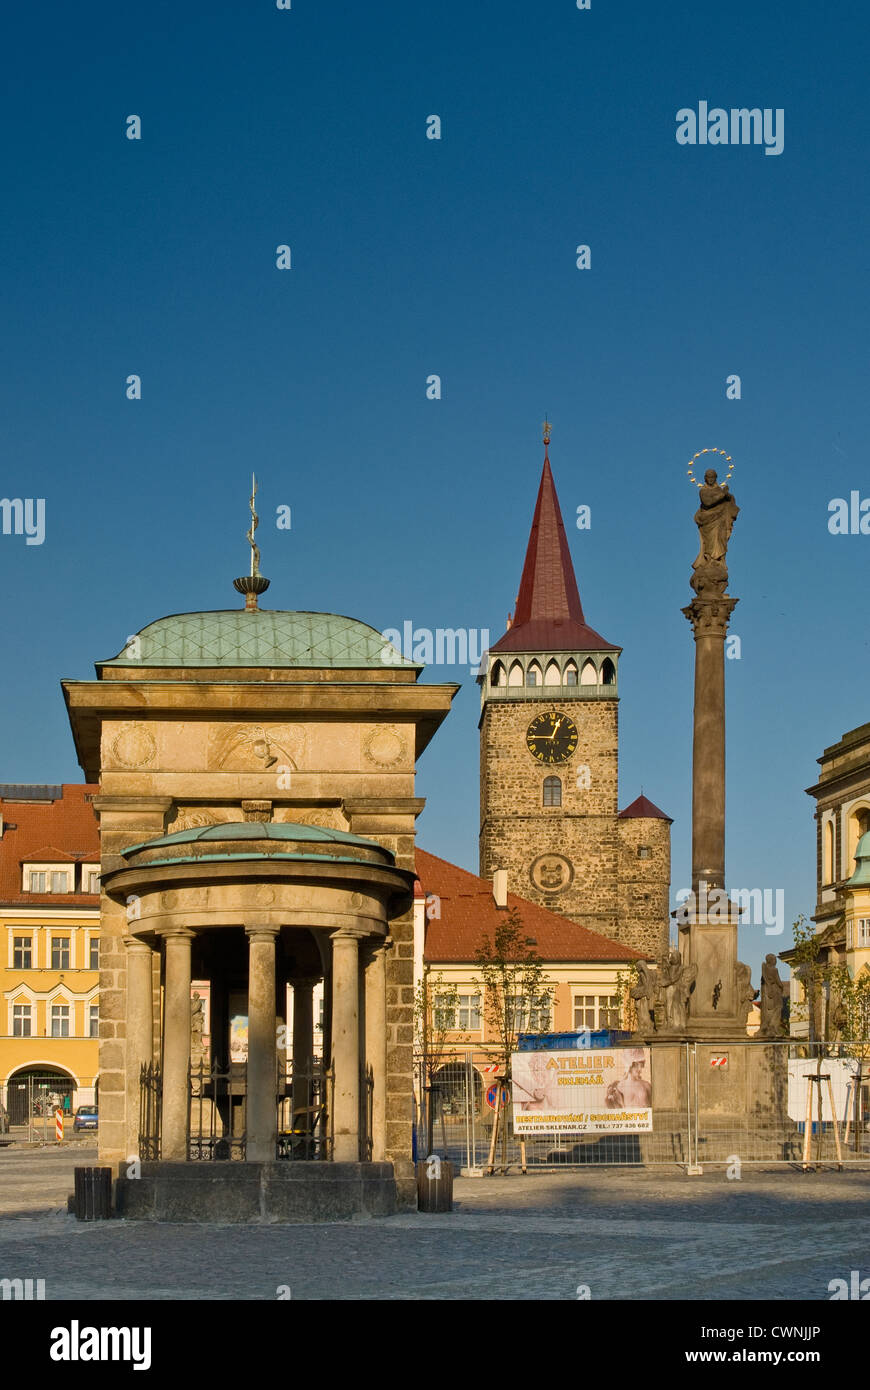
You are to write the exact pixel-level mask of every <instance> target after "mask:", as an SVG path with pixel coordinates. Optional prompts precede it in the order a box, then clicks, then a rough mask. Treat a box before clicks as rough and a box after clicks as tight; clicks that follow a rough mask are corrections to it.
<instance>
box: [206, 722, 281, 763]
mask: <svg viewBox="0 0 870 1390" xmlns="http://www.w3.org/2000/svg"><path fill="white" fill-rule="evenodd" d="M304 751H305V729H304V728H303V726H302V725H301V724H230V725H229V726H228V727H227V728H226V729H223V730H220V731H219V732H218V733H217V734H216V735H214V736H213V746H212V749H211V757H210V759H209V762H210V765H212V766H214V767H219V768H223V769H224V770H225V771H227V772H253V771H256V772H265V771H267V770H268V769H269V768H274V767H276V766H278V765H280V766H283V767H289V768H290V769H291V770H292V771H293V772H296V771H298V769H299V766H300V763H301V761H302V757H303V754H304Z"/></svg>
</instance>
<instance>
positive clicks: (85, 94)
mask: <svg viewBox="0 0 870 1390" xmlns="http://www.w3.org/2000/svg"><path fill="white" fill-rule="evenodd" d="M4 37H5V44H4V47H5V49H6V52H7V55H8V60H7V65H6V67H7V71H6V74H5V78H6V80H5V82H4V86H3V91H2V94H0V115H2V122H3V131H4V140H3V142H2V155H0V158H2V186H3V191H4V216H3V219H2V223H0V257H2V259H0V264H2V271H0V279H2V306H3V325H4V332H3V334H2V337H0V354H2V361H0V368H2V370H0V392H2V442H3V470H2V483H0V492H2V494H3V495H5V496H9V497H34V498H35V497H41V498H44V499H45V503H46V537H45V541H44V544H43V545H41V546H27V545H25V543H24V539H23V538H22V537H15V536H0V575H2V580H3V583H4V590H5V595H6V603H5V605H4V615H3V629H4V632H3V653H4V660H3V678H2V714H3V718H2V721H0V748H2V756H0V769H2V777H0V780H3V781H59V780H77V779H78V777H79V776H80V773H79V770H78V768H77V765H76V762H75V755H74V751H73V745H72V740H71V737H70V734H69V730H68V725H67V721H66V715H65V710H64V704H63V699H62V696H61V692H60V687H59V684H58V682H59V680H60V679H61V678H62V677H85V678H87V677H90V676H91V675H92V672H93V662H94V660H96V659H100V658H104V657H107V656H109V655H113V654H114V653H115V652H116V651H117V650H118V649H119V648H120V647H121V646H122V645H123V643H124V640H125V638H126V636H127V634H128V633H131V632H134V631H136V630H137V629H139V628H141V627H142V626H144V625H145V624H146V623H147V622H149V621H151V620H153V619H154V618H156V617H159V616H161V615H163V614H165V613H171V612H178V611H186V610H192V609H210V608H222V607H232V606H235V605H236V604H237V602H238V597H237V596H236V595H235V594H234V591H233V590H232V587H231V581H232V578H233V576H234V575H235V574H238V573H241V572H244V570H245V568H246V554H245V541H244V531H245V528H246V525H247V519H246V518H247V514H246V505H247V488H248V479H249V476H250V472H251V469H252V468H255V469H256V471H257V474H258V476H259V478H260V480H261V492H260V497H259V501H260V515H261V530H260V533H259V538H260V541H261V546H262V552H263V558H262V566H263V571H264V573H266V574H268V575H269V576H270V577H271V580H272V588H271V590H270V592H269V595H268V602H269V603H270V604H271V605H273V606H275V607H286V608H302V609H308V608H310V609H323V610H328V611H337V612H343V613H350V614H352V615H353V616H356V617H359V618H362V619H364V620H366V621H368V622H370V623H372V624H373V625H375V626H377V627H379V628H386V627H392V626H400V625H401V622H402V621H403V620H404V619H411V620H412V621H413V622H414V624H415V626H418V627H420V626H427V627H431V628H437V627H469V628H489V629H490V631H491V634H492V637H493V640H494V639H495V637H496V636H497V635H500V633H501V632H502V631H503V627H504V618H505V615H506V613H507V612H508V611H509V609H510V608H511V607H512V606H513V600H514V596H515V594H516V590H517V586H518V583H519V576H520V570H521V567H522V560H523V553H524V549H525V544H526V539H527V535H528V528H529V524H530V520H531V514H532V509H533V505H534V499H535V494H536V489H537V485H538V479H539V474H540V466H541V445H540V422H541V420H542V419H543V417H544V414H545V413H548V414H549V416H550V418H551V420H552V422H553V440H552V446H551V460H552V464H553V470H554V475H555V479H556V484H557V488H558V490H559V495H560V499H561V503H562V509H563V513H564V514H565V516H566V519H567V520H568V524H569V528H570V525H571V522H570V518H571V517H572V516H573V515H574V514H575V513H576V508H577V506H578V505H580V504H584V503H585V504H587V505H589V506H590V507H591V508H592V527H591V530H589V531H588V532H586V531H584V532H579V531H576V530H572V531H571V545H572V551H573V555H574V560H575V564H576V568H577V574H578V581H579V585H580V592H581V596H582V599H583V603H584V607H585V610H586V616H587V619H588V621H589V622H590V623H591V624H592V626H594V627H595V628H597V629H598V630H599V631H601V632H602V633H603V634H604V635H605V636H606V637H608V638H609V639H611V640H613V641H615V642H617V643H619V644H620V645H621V646H622V647H623V648H624V655H623V658H622V665H621V672H620V674H621V697H622V702H621V708H620V724H621V775H620V782H621V802H622V804H627V802H628V801H630V800H632V799H633V798H634V797H635V796H636V795H637V794H638V792H639V791H640V787H641V785H643V788H644V790H645V792H646V794H647V795H648V796H650V797H651V798H652V799H653V800H654V801H656V802H657V803H658V804H659V805H660V806H661V807H662V808H663V809H664V810H666V811H667V812H668V813H669V814H670V815H672V816H673V817H674V826H673V848H674V855H673V885H674V888H675V889H676V888H678V887H680V886H682V885H684V884H686V883H687V882H688V859H689V851H690V824H689V811H690V794H691V704H692V660H693V644H692V637H691V630H690V628H689V625H688V624H687V622H686V620H685V619H684V618H683V616H682V614H681V613H680V608H681V607H682V606H683V605H684V604H685V603H687V602H688V600H689V599H690V597H691V591H690V589H689V585H688V580H689V575H690V566H691V561H692V559H693V558H694V555H695V552H696V532H695V528H694V526H693V525H692V513H693V510H694V507H695V505H696V503H695V497H694V490H693V489H692V488H691V486H690V485H689V484H688V482H687V480H686V473H685V469H686V460H687V459H688V457H689V456H690V455H691V454H692V453H694V451H695V450H696V449H700V448H702V447H703V446H705V445H708V446H717V447H720V446H722V447H726V448H727V450H728V452H729V453H731V454H732V455H733V457H734V459H735V463H736V471H735V474H734V478H733V488H734V492H735V495H736V498H737V501H738V503H739V504H740V506H741V509H742V510H741V514H740V517H739V519H738V522H737V525H736V527H735V532H734V536H733V539H732V543H731V549H730V552H729V562H730V570H731V585H730V587H731V592H732V593H733V594H735V595H737V596H738V597H739V598H740V603H739V606H738V608H737V611H736V613H735V616H734V619H733V622H732V631H733V632H734V633H736V634H738V635H739V636H740V638H741V641H742V657H741V659H740V660H739V661H730V662H729V663H728V669H727V702H728V759H729V762H728V845H727V867H728V879H729V882H730V884H731V885H732V886H733V887H743V886H746V887H751V886H758V887H770V888H779V887H782V888H783V889H784V890H785V902H786V919H787V921H790V920H791V919H792V918H793V917H794V916H795V915H796V914H797V913H798V912H800V911H803V912H805V913H807V914H809V913H810V912H811V911H812V910H813V904H814V874H815V839H814V825H813V820H812V810H813V807H812V803H811V801H810V800H809V798H807V797H806V796H805V795H804V790H803V789H804V788H805V787H807V786H809V785H810V783H811V782H812V781H813V780H814V779H815V777H816V774H817V767H816V763H815V759H816V758H817V757H818V756H819V754H820V753H821V751H822V749H823V748H824V747H825V746H826V745H828V744H831V743H833V742H835V741H836V740H837V739H838V738H839V737H840V736H841V735H842V733H843V732H844V731H845V730H846V729H850V728H852V727H854V726H855V725H857V724H860V723H863V722H864V721H866V720H868V719H870V693H868V679H867V678H868V645H870V641H868V637H867V633H866V628H867V623H866V619H865V615H864V598H865V594H866V590H867V583H866V575H867V566H868V550H870V537H862V536H860V535H859V536H831V535H830V534H829V532H828V528H827V519H828V502H829V501H830V499H831V498H833V497H838V496H844V497H848V495H849V492H850V491H851V490H853V489H857V490H859V491H860V492H861V495H862V496H863V495H865V493H866V495H868V496H870V477H868V470H867V468H866V461H865V460H866V444H865V440H866V437H867V433H868V431H867V400H868V392H867V377H868V368H870V362H868V356H870V346H868V339H867V332H866V324H867V320H868V312H867V311H868V302H867V299H868V296H867V285H868V281H867V271H866V236H865V228H866V225H867V220H868V217H867V214H868V207H867V201H868V194H867V183H866V177H865V168H866V148H867V139H868V130H867V126H868V116H867V102H866V72H865V65H864V62H863V56H862V55H863V53H864V52H865V51H866V41H867V38H868V21H867V18H866V13H864V12H863V11H862V7H861V6H860V5H859V4H857V3H854V4H852V3H836V4H833V5H826V6H821V5H815V4H813V5H810V4H807V3H803V4H798V5H792V6H788V7H785V6H782V5H781V4H774V3H771V0H746V3H737V4H733V5H731V6H728V7H724V6H721V7H716V8H713V7H707V6H703V7H702V6H698V5H697V4H696V3H692V0H681V3H669V4H667V5H650V4H642V3H640V0H631V3H619V4H617V3H611V2H609V0H592V8H591V9H590V10H589V11H579V10H578V9H577V8H576V4H575V3H574V0H545V2H544V3H540V4H531V3H519V0H499V3H498V4H496V3H494V0H483V2H482V3H478V4H475V5H473V6H469V5H467V4H463V3H459V2H458V0H442V3H439V4H437V5H436V4H432V5H423V4H414V5H411V4H408V3H407V0H405V2H404V3H399V0H389V3H378V4H369V5H366V4H363V3H360V0H353V3H351V2H350V0H344V3H330V0H293V8H292V10H290V11H279V10H278V9H277V8H276V7H275V5H274V4H273V3H270V2H269V0H255V2H252V3H249V4H248V5H246V6H244V7H242V6H239V5H238V4H237V3H233V4H230V3H221V0H218V2H217V3H212V4H209V5H199V6H179V5H178V4H177V3H175V4H169V3H160V2H159V0H157V2H156V3H149V4H148V5H147V6H145V7H141V8H134V9H130V8H129V7H121V6H117V5H109V4H107V3H96V4H89V5H87V6H85V7H69V6H63V5H60V4H49V5H47V6H39V7H37V8H34V9H32V10H31V11H29V12H28V11H27V9H26V7H17V9H16V11H15V13H11V12H10V14H9V15H8V16H7V17H6V22H5V36H4ZM701 100H704V101H707V102H708V103H709V104H710V106H717V105H718V106H722V107H725V108H730V107H732V106H735V107H740V106H750V107H751V106H758V107H761V108H768V107H769V108H772V109H776V108H782V109H783V111H784V113H785V117H784V136H785V138H784V149H783V152H782V154H780V155H778V156H772V157H771V156H767V155H765V153H764V149H763V147H760V146H752V145H749V146H736V147H734V146H722V147H716V146H711V145H707V146H701V145H697V146H680V145H678V144H677V142H676V139H675V130H676V113H677V111H678V110H680V109H681V108H684V107H693V108H697V105H698V102H699V101H701ZM130 114H137V115H139V116H140V117H141V120H142V139H141V141H131V140H128V139H126V137H125V129H126V126H125V121H126V117H127V116H128V115H130ZM431 114H438V115H440V117H441V120H442V123H443V129H442V139H441V140H440V141H434V140H427V139H426V118H427V116H429V115H431ZM581 243H582V244H588V245H589V246H590V247H591V268H590V269H589V270H586V271H580V270H578V269H577V268H576V264H575V247H576V246H577V245H578V244H581ZM280 244H289V245H290V246H291V248H292V256H293V269H292V270H290V271H279V270H278V269H277V268H276V265H275V259H276V256H275V249H276V247H277V246H278V245H280ZM131 373H136V374H138V375H140V376H141V379H142V399H141V400H139V401H129V400H127V399H126V396H125V382H126V378H127V377H128V375H130V374H131ZM432 373H437V374H438V375H439V376H440V377H441V379H442V383H443V395H442V399H441V400H438V401H432V400H427V398H426V378H427V377H428V376H429V375H430V374H432ZM729 373H738V374H739V375H740V377H741V383H742V398H741V399H740V400H739V401H729V400H726V396H725V379H726V377H727V376H728V375H729ZM282 504H284V505H289V506H291V508H292V516H293V525H292V530H291V531H290V532H281V531H278V530H277V529H276V528H275V526H274V521H273V518H274V515H275V509H276V508H277V507H278V506H279V505H282ZM397 574H401V575H402V579H401V581H397V577H396V576H397ZM431 678H432V679H462V680H463V681H464V684H463V689H462V692H461V694H460V695H459V697H458V698H457V701H456V703H455V706H454V711H453V713H452V715H451V717H450V718H449V719H448V721H447V723H446V725H445V726H444V728H443V729H442V731H441V733H440V734H439V736H438V738H437V739H436V740H435V742H434V743H433V744H432V745H431V747H430V749H429V750H428V752H427V753H426V754H425V756H424V758H423V759H422V761H421V764H420V770H419V790H420V793H421V794H422V795H424V796H426V797H427V798H428V805H427V808H426V811H425V812H424V815H423V817H422V818H421V821H420V823H419V828H420V837H421V842H422V843H423V844H424V845H425V846H426V847H427V848H428V849H429V850H431V851H433V852H434V853H437V854H441V855H444V856H445V857H447V858H449V859H452V860H454V861H455V862H458V863H460V864H462V865H463V866H465V867H468V868H471V869H475V868H476V867H477V832H478V816H477V807H478V744H477V708H478V703H477V702H478V694H477V688H476V686H475V685H474V682H473V681H472V680H471V679H470V678H469V676H468V673H467V672H464V673H461V672H457V671H455V670H451V669H440V670H435V671H433V672H432V673H431ZM744 938H745V939H744V941H743V943H742V952H743V955H744V958H745V959H747V960H751V961H753V963H756V964H757V961H758V960H759V959H760V957H761V955H762V954H763V953H764V951H766V950H768V949H776V950H779V949H782V947H784V946H785V945H786V944H787V939H786V938H785V937H781V938H777V937H765V936H764V933H763V932H762V931H761V929H759V928H755V929H754V930H749V929H747V931H746V932H744Z"/></svg>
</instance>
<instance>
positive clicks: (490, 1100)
mask: <svg viewBox="0 0 870 1390" xmlns="http://www.w3.org/2000/svg"><path fill="white" fill-rule="evenodd" d="M497 1095H498V1085H497V1084H496V1085H495V1086H488V1087H487V1089H486V1096H485V1097H484V1099H485V1100H486V1103H487V1105H488V1106H489V1108H490V1110H494V1109H495V1104H496V1097H497ZM509 1101H510V1092H509V1091H508V1088H507V1086H502V1088H501V1103H502V1105H507V1104H508V1102H509Z"/></svg>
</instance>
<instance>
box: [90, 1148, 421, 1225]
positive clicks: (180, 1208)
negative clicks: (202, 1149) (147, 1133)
mask: <svg viewBox="0 0 870 1390" xmlns="http://www.w3.org/2000/svg"><path fill="white" fill-rule="evenodd" d="M396 1166H397V1167H400V1168H401V1167H403V1165H401V1164H400V1165H396ZM409 1166H412V1165H409ZM403 1177H404V1175H397V1174H396V1172H395V1171H394V1165H393V1164H392V1163H323V1162H318V1161H312V1162H306V1161H305V1160H298V1161H294V1162H292V1163H244V1162H203V1163H198V1162H197V1163H185V1162H172V1161H168V1160H167V1161H162V1160H161V1161H159V1162H154V1163H151V1162H143V1163H142V1165H141V1177H138V1178H128V1177H126V1176H123V1175H122V1176H121V1177H119V1178H118V1179H117V1180H116V1183H115V1215H116V1216H119V1217H124V1218H125V1219H127V1220H128V1221H192V1222H199V1223H208V1222H215V1223H218V1222H219V1223H221V1224H224V1223H238V1222H288V1223H290V1222H311V1221H351V1220H353V1219H354V1218H355V1217H357V1218H358V1217H372V1216H393V1215H394V1214H395V1213H396V1211H399V1210H404V1209H405V1205H406V1197H405V1194H404V1192H403V1191H402V1187H403ZM414 1205H415V1206H416V1198H415V1201H414Z"/></svg>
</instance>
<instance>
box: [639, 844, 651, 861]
mask: <svg viewBox="0 0 870 1390" xmlns="http://www.w3.org/2000/svg"><path fill="white" fill-rule="evenodd" d="M637 857H638V859H652V850H651V849H650V847H649V845H638V847H637Z"/></svg>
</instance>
